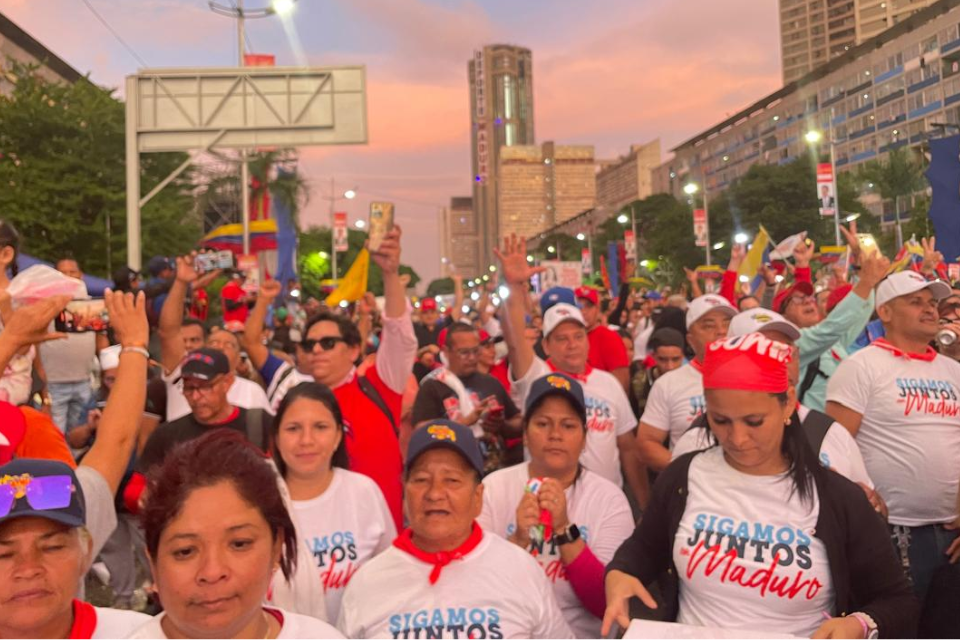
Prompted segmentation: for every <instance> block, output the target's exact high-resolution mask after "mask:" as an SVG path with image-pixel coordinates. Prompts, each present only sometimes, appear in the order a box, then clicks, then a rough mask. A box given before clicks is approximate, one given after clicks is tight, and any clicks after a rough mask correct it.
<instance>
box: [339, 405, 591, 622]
mask: <svg viewBox="0 0 960 640" xmlns="http://www.w3.org/2000/svg"><path fill="white" fill-rule="evenodd" d="M482 473H483V458H482V456H481V455H480V449H479V446H478V444H477V441H476V439H475V438H474V437H473V433H472V431H471V430H470V429H469V428H467V427H465V426H463V425H461V424H458V423H456V422H451V421H449V420H434V421H432V422H429V423H427V424H426V425H424V426H423V427H421V428H420V429H418V430H417V431H416V432H415V433H414V434H413V437H412V438H411V439H410V446H409V449H408V451H407V464H406V467H405V469H404V498H405V500H404V503H405V505H406V514H407V520H408V521H409V523H410V526H409V528H407V529H406V530H404V531H403V532H402V533H401V534H400V535H399V536H398V537H397V539H396V541H394V543H393V546H392V547H391V548H389V549H387V550H386V551H384V552H383V553H381V554H380V555H378V556H377V557H376V558H374V559H373V560H371V561H370V562H368V563H367V564H365V565H363V566H362V567H360V570H359V571H358V572H357V573H356V574H355V575H354V576H353V578H352V579H351V580H350V584H349V585H348V586H347V589H346V592H345V593H344V596H343V601H342V604H341V607H340V619H339V621H338V622H337V627H338V628H339V629H340V630H341V631H342V632H343V633H344V634H345V635H346V636H347V637H350V638H383V637H398V638H426V637H431V638H441V637H460V638H572V637H573V634H572V632H571V631H570V628H569V627H568V626H567V624H566V622H564V619H563V614H562V613H561V612H560V607H559V605H558V604H557V601H556V597H555V596H554V594H553V590H552V588H551V586H550V583H549V582H548V581H547V578H546V575H545V574H544V572H543V570H542V569H541V568H540V566H539V565H538V564H537V562H536V560H534V559H533V558H532V557H531V556H530V555H529V554H527V553H526V552H525V551H524V550H523V549H520V548H519V547H517V546H516V545H514V544H511V543H509V542H507V541H506V540H505V539H503V538H501V537H499V536H497V535H493V534H490V533H487V532H484V531H483V530H482V529H481V528H480V526H479V525H478V524H477V523H476V518H477V517H478V516H479V515H480V512H481V510H482V508H483V485H482V484H481V482H480V478H481V474H482ZM505 585H509V588H508V589H505Z"/></svg>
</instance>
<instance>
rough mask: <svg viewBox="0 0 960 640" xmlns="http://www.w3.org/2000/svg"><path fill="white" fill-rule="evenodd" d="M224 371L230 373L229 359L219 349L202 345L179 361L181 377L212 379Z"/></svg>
mask: <svg viewBox="0 0 960 640" xmlns="http://www.w3.org/2000/svg"><path fill="white" fill-rule="evenodd" d="M224 373H230V361H229V360H227V356H225V355H224V353H223V351H220V350H219V349H210V348H208V347H203V348H202V349H197V350H196V351H191V352H190V353H188V354H187V356H186V357H185V358H184V359H183V362H181V363H180V378H181V379H182V378H196V379H198V380H213V379H214V378H216V377H217V376H219V375H223V374H224Z"/></svg>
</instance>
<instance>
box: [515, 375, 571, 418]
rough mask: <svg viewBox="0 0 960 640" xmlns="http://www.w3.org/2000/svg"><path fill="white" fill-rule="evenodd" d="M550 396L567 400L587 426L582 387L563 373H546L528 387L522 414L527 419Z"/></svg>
mask: <svg viewBox="0 0 960 640" xmlns="http://www.w3.org/2000/svg"><path fill="white" fill-rule="evenodd" d="M551 396H560V397H562V398H564V399H566V400H567V402H569V403H570V404H571V406H573V408H574V409H575V410H576V412H577V414H578V415H579V416H580V420H582V421H583V424H584V426H586V424H587V402H586V400H585V399H584V395H583V387H582V386H580V383H579V382H577V381H576V380H574V379H573V378H571V377H570V376H568V375H566V374H563V373H556V372H554V373H548V374H547V375H545V376H543V377H542V378H537V379H536V380H534V382H533V384H532V385H530V393H528V394H527V402H526V404H525V405H524V409H523V413H524V415H526V416H527V417H529V416H530V415H532V414H533V412H534V411H535V410H536V408H537V407H538V406H539V405H540V403H541V402H543V401H544V400H546V399H547V398H549V397H551Z"/></svg>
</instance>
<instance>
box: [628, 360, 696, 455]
mask: <svg viewBox="0 0 960 640" xmlns="http://www.w3.org/2000/svg"><path fill="white" fill-rule="evenodd" d="M705 408H706V401H705V400H704V398H703V374H702V373H700V365H699V364H697V362H696V361H695V360H691V361H690V362H689V363H687V364H685V365H683V366H682V367H680V368H679V369H674V370H673V371H668V372H667V373H665V374H663V375H662V376H660V377H659V378H657V381H656V382H654V383H653V387H652V388H651V389H650V396H649V397H648V398H647V405H646V408H644V410H643V415H642V416H640V422H642V423H643V424H647V425H650V426H651V427H653V428H654V429H659V430H660V431H663V433H664V435H666V434H670V448H671V449H673V447H674V446H675V445H676V444H677V440H679V439H680V436H682V435H683V434H684V432H685V431H686V430H687V429H689V428H690V425H691V424H692V423H693V421H694V420H695V419H696V418H697V416H699V415H700V414H701V413H703V411H704V409H705Z"/></svg>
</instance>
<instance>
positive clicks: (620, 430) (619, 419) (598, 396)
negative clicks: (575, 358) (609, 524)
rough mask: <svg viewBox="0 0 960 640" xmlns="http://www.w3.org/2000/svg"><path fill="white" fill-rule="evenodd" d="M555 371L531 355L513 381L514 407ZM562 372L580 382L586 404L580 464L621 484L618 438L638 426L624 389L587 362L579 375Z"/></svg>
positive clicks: (522, 404) (524, 402) (606, 374)
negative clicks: (585, 426) (519, 375)
mask: <svg viewBox="0 0 960 640" xmlns="http://www.w3.org/2000/svg"><path fill="white" fill-rule="evenodd" d="M556 370H557V369H555V368H554V367H553V366H552V365H551V363H548V362H544V361H543V360H541V359H540V358H534V359H533V363H532V364H531V365H530V369H529V370H528V371H527V373H526V375H524V376H523V377H522V378H520V379H519V380H515V381H514V383H513V389H512V390H511V391H510V393H511V395H512V396H513V398H514V400H515V401H516V403H517V406H518V407H524V406H525V404H526V400H527V394H528V393H529V392H530V387H531V385H533V383H534V382H535V381H536V380H538V379H539V378H542V377H543V376H545V375H547V374H549V373H552V372H553V371H556ZM562 373H565V374H567V375H569V376H571V377H573V378H576V379H577V381H578V382H579V383H580V384H581V385H583V397H584V399H585V400H586V403H587V446H586V448H585V449H584V450H583V454H582V455H581V456H580V463H581V464H583V466H584V467H586V468H587V469H589V470H590V471H593V472H594V473H596V474H598V475H599V476H601V477H603V478H606V479H607V480H609V481H610V482H612V483H614V484H615V485H617V486H618V487H622V486H623V476H622V474H621V472H620V450H619V449H618V448H617V438H618V437H619V436H622V435H623V434H625V433H630V432H631V431H633V430H634V429H635V428H636V426H637V420H636V418H635V417H634V415H633V409H631V408H630V401H629V400H628V399H627V394H626V392H624V390H623V387H622V386H621V385H620V382H619V381H618V380H617V379H616V378H615V377H613V374H611V373H608V372H606V371H601V370H600V369H594V368H593V367H591V366H589V365H587V369H586V371H584V372H583V373H582V374H579V375H576V374H572V373H570V372H568V371H563V372H562Z"/></svg>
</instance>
